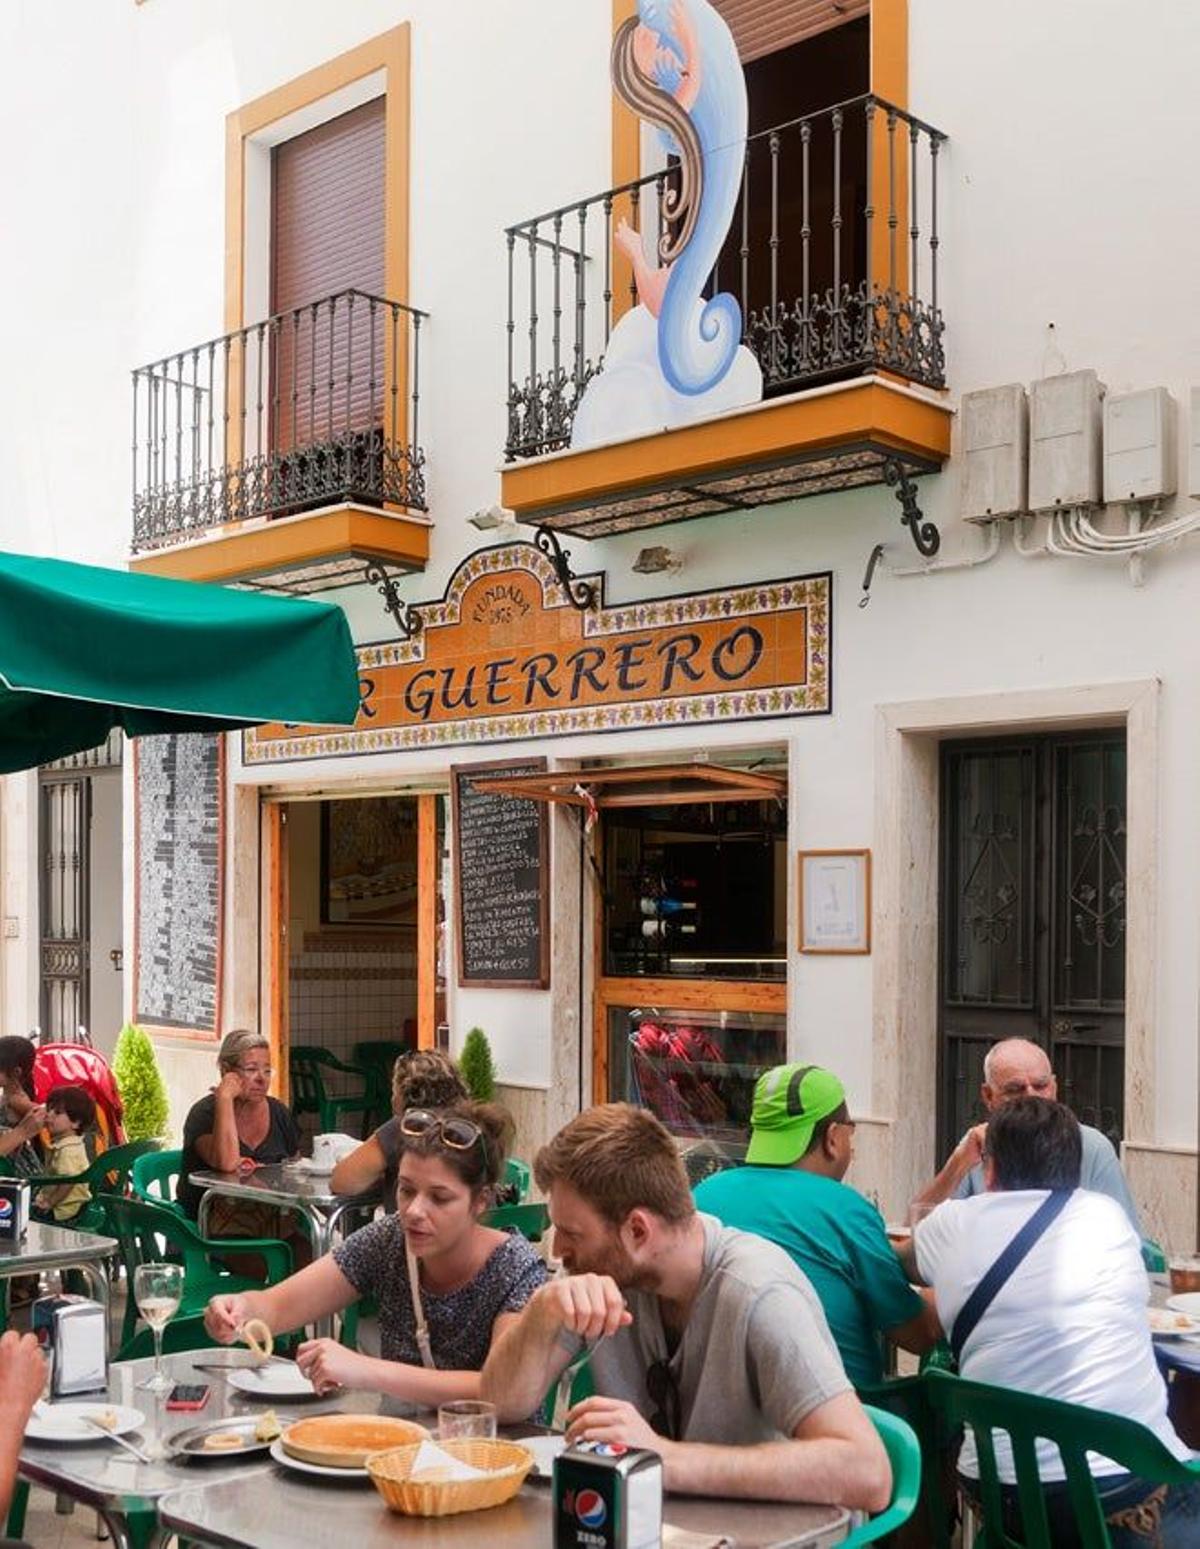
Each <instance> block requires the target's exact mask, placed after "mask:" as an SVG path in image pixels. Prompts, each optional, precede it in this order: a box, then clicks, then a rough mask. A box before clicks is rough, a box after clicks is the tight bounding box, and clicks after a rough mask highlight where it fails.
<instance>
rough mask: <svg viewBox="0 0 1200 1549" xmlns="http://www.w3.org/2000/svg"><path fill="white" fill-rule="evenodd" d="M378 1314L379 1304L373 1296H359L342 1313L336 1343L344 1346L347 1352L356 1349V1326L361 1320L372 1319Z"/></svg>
mask: <svg viewBox="0 0 1200 1549" xmlns="http://www.w3.org/2000/svg"><path fill="white" fill-rule="evenodd" d="M378 1314H379V1303H378V1302H377V1301H376V1300H375V1298H374V1297H373V1296H360V1297H359V1299H358V1300H357V1301H356V1302H351V1303H350V1305H349V1307H347V1308H346V1310H345V1312H343V1313H342V1323H341V1328H340V1329H339V1330H338V1343H339V1344H343V1345H345V1346H346V1348H347V1350H357V1349H358V1325H359V1323H360V1322H361V1321H362V1319H363V1318H374V1317H377V1316H378Z"/></svg>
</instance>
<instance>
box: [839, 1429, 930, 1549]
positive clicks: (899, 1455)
mask: <svg viewBox="0 0 1200 1549" xmlns="http://www.w3.org/2000/svg"><path fill="white" fill-rule="evenodd" d="M863 1408H864V1409H865V1410H866V1412H867V1414H868V1415H869V1416H870V1418H871V1424H872V1425H873V1426H874V1427H875V1429H876V1430H877V1431H878V1432H879V1439H880V1440H881V1441H882V1442H883V1445H884V1447H885V1448H886V1449H887V1455H888V1462H889V1463H890V1464H891V1465H892V1498H891V1500H890V1501H889V1502H888V1503H887V1505H886V1506H885V1507H884V1508H883V1510H882V1511H881V1512H879V1513H878V1514H877V1515H876V1516H874V1517H870V1518H868V1520H867V1521H866V1522H864V1523H863V1524H862V1525H861V1526H860V1527H856V1528H853V1529H851V1531H850V1533H849V1534H848V1535H847V1536H846V1537H845V1538H844V1539H843V1540H842V1542H843V1544H846V1545H850V1544H873V1543H875V1542H876V1540H877V1539H880V1538H883V1537H885V1535H886V1534H888V1533H894V1532H895V1531H896V1529H897V1528H900V1527H903V1526H904V1524H905V1523H906V1522H907V1521H908V1519H909V1518H910V1517H911V1516H912V1514H913V1512H914V1511H916V1509H917V1502H918V1501H919V1500H920V1498H921V1444H920V1442H919V1441H918V1440H917V1437H916V1433H915V1432H914V1431H913V1428H912V1426H911V1425H908V1424H907V1423H906V1422H905V1421H903V1420H901V1419H900V1417H899V1416H898V1415H893V1414H889V1413H888V1411H887V1410H886V1409H876V1408H875V1407H874V1405H873V1404H864V1405H863Z"/></svg>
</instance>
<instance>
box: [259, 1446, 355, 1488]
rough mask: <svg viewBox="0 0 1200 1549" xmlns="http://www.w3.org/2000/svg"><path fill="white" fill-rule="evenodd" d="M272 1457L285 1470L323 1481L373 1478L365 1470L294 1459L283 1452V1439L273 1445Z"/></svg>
mask: <svg viewBox="0 0 1200 1549" xmlns="http://www.w3.org/2000/svg"><path fill="white" fill-rule="evenodd" d="M271 1456H272V1457H273V1458H274V1459H275V1461H276V1463H282V1464H283V1466H284V1468H294V1469H296V1471H297V1472H298V1473H301V1474H319V1475H320V1477H321V1478H322V1479H354V1480H363V1479H369V1478H370V1477H371V1476H370V1475H369V1474H368V1473H367V1471H366V1469H365V1468H327V1467H326V1466H325V1464H324V1463H306V1462H305V1461H304V1460H303V1458H294V1457H292V1456H291V1454H290V1453H287V1452H285V1451H284V1450H283V1438H282V1437H278V1438H276V1440H275V1441H273V1442H272V1443H271Z"/></svg>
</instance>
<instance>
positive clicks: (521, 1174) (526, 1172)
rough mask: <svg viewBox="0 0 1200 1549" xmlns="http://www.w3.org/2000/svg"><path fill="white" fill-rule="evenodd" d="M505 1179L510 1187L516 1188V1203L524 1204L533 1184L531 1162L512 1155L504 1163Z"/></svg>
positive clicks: (514, 1202) (514, 1201)
mask: <svg viewBox="0 0 1200 1549" xmlns="http://www.w3.org/2000/svg"><path fill="white" fill-rule="evenodd" d="M504 1181H505V1183H506V1184H507V1185H508V1186H509V1187H510V1188H515V1189H516V1191H517V1197H516V1199H514V1200H513V1204H514V1205H523V1204H524V1203H525V1201H526V1200H527V1199H528V1198H529V1190H530V1188H531V1187H532V1184H533V1173H532V1172H531V1171H530V1167H529V1163H528V1162H523V1161H521V1159H520V1157H516V1156H510V1157H509V1159H508V1161H507V1162H505V1164H504Z"/></svg>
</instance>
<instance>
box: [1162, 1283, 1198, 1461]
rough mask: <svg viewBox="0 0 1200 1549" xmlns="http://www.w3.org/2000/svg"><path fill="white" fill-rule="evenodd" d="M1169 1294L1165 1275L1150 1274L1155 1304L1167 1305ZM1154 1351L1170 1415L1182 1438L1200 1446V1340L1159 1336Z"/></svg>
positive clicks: (1193, 1445)
mask: <svg viewBox="0 0 1200 1549" xmlns="http://www.w3.org/2000/svg"><path fill="white" fill-rule="evenodd" d="M1170 1294H1171V1287H1170V1283H1169V1281H1168V1280H1167V1277H1166V1276H1165V1275H1151V1276H1150V1305H1151V1306H1152V1307H1165V1306H1166V1305H1167V1297H1168V1296H1169V1295H1170ZM1154 1354H1155V1356H1156V1358H1157V1360H1158V1369H1159V1371H1161V1372H1162V1374H1163V1377H1164V1379H1165V1380H1166V1384H1167V1415H1168V1417H1169V1418H1170V1421H1171V1423H1172V1425H1174V1427H1175V1429H1176V1431H1177V1432H1178V1434H1179V1436H1180V1438H1181V1439H1182V1440H1183V1441H1185V1442H1186V1443H1187V1444H1188V1446H1189V1447H1194V1448H1200V1342H1197V1341H1196V1340H1194V1339H1156V1340H1155V1341H1154Z"/></svg>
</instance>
